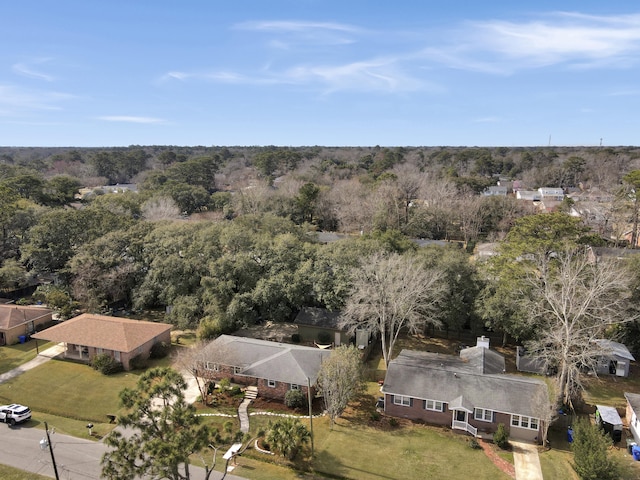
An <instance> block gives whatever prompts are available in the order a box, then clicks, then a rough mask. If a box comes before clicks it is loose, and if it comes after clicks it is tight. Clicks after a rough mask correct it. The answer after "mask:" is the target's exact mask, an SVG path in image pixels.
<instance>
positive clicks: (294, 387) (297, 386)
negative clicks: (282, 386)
mask: <svg viewBox="0 0 640 480" xmlns="http://www.w3.org/2000/svg"><path fill="white" fill-rule="evenodd" d="M291 390H300V385H298V384H297V383H292V384H291Z"/></svg>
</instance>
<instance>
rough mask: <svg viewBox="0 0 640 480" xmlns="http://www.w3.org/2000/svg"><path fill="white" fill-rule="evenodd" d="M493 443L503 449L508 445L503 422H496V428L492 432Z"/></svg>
mask: <svg viewBox="0 0 640 480" xmlns="http://www.w3.org/2000/svg"><path fill="white" fill-rule="evenodd" d="M493 443H495V444H496V445H497V446H498V447H500V448H502V449H503V450H504V449H506V448H507V447H508V446H509V432H507V428H506V427H505V426H504V423H499V424H498V429H497V430H496V431H495V433H494V434H493Z"/></svg>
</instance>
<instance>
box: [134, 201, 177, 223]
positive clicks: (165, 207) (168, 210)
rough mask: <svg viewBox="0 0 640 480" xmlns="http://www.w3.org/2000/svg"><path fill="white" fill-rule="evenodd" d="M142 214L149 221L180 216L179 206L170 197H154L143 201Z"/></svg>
mask: <svg viewBox="0 0 640 480" xmlns="http://www.w3.org/2000/svg"><path fill="white" fill-rule="evenodd" d="M142 215H143V216H144V218H145V219H146V220H149V221H151V222H154V221H158V220H173V219H176V218H178V217H179V216H180V208H178V205H177V204H176V202H174V201H173V199H172V198H171V197H155V198H151V199H149V200H147V201H146V202H144V204H143V205H142Z"/></svg>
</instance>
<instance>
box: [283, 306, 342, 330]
mask: <svg viewBox="0 0 640 480" xmlns="http://www.w3.org/2000/svg"><path fill="white" fill-rule="evenodd" d="M339 322H340V312H332V311H329V310H327V309H326V308H315V307H308V308H303V309H302V310H300V313H298V315H297V316H296V319H295V320H294V321H293V323H295V324H297V325H310V326H313V327H319V328H329V329H332V330H341V329H340V327H339Z"/></svg>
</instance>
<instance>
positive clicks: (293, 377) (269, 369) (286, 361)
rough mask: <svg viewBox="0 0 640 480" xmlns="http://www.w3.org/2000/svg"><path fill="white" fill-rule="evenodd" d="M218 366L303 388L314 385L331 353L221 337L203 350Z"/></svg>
mask: <svg viewBox="0 0 640 480" xmlns="http://www.w3.org/2000/svg"><path fill="white" fill-rule="evenodd" d="M206 349H207V352H208V353H207V354H206V355H207V356H210V357H211V358H213V359H214V361H216V362H217V363H220V364H224V365H232V366H234V367H241V368H242V372H241V373H240V374H241V375H246V376H250V377H257V378H263V379H268V380H275V381H278V382H285V383H295V384H298V385H306V384H307V379H309V381H310V382H311V384H312V385H313V384H315V383H316V380H317V378H318V372H319V371H320V365H321V364H322V361H323V360H324V359H325V358H327V357H328V356H329V355H330V354H331V352H330V351H328V350H321V349H319V348H314V347H305V346H302V345H293V344H288V343H278V342H270V341H267V340H257V339H255V338H246V337H235V336H233V335H221V336H219V337H218V338H216V339H215V340H214V341H212V342H211V343H209V345H207V347H206Z"/></svg>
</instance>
